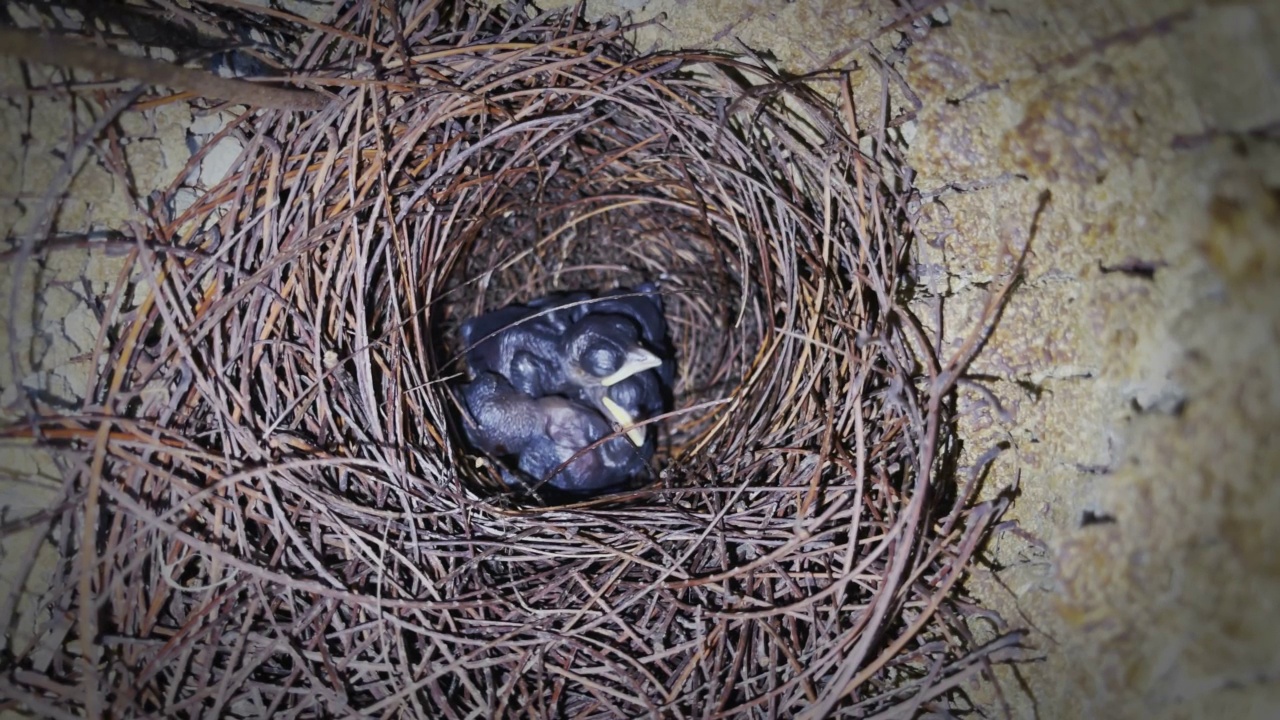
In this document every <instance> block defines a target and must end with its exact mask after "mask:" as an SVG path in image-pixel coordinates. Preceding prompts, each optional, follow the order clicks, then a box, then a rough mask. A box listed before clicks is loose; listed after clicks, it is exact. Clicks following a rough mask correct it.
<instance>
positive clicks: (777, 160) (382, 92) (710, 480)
mask: <svg viewBox="0 0 1280 720" xmlns="http://www.w3.org/2000/svg"><path fill="white" fill-rule="evenodd" d="M196 7H197V8H203V9H204V11H206V12H213V10H212V9H210V8H213V7H215V6H209V7H205V6H204V5H201V4H197V5H196ZM239 12H245V13H248V12H250V11H248V10H241V11H239ZM272 12H274V11H272ZM279 18H280V15H279V14H278V13H276V14H273V15H271V19H272V20H273V22H280V20H279ZM290 27H292V28H293V29H294V30H295V31H297V32H298V33H299V36H300V37H302V40H301V43H300V45H299V48H300V49H299V51H298V53H297V59H296V64H295V67H297V68H299V69H300V71H299V72H300V74H302V75H304V76H305V77H306V78H307V81H308V83H309V84H310V85H311V86H312V87H314V88H323V89H324V90H325V92H328V93H331V94H332V95H333V96H334V98H333V100H332V101H331V102H330V103H329V104H328V105H327V106H326V107H325V108H323V109H321V110H319V111H316V112H311V113H289V112H283V111H268V112H246V113H244V114H242V115H240V116H239V117H238V118H237V119H236V120H234V121H233V122H232V123H231V124H230V126H229V127H228V128H227V130H225V131H224V133H222V134H221V135H220V136H219V138H221V137H224V136H236V137H239V138H240V139H241V142H242V144H243V147H244V151H243V152H242V153H241V154H240V156H239V158H238V159H237V160H236V162H235V164H234V165H233V167H232V168H231V170H230V172H229V173H228V175H227V176H226V178H225V179H224V180H222V181H221V182H220V183H219V184H217V185H216V186H214V187H209V188H206V189H204V190H203V191H202V192H201V193H200V194H199V197H198V198H197V199H196V200H195V202H194V203H193V204H190V206H189V207H187V208H186V209H183V210H177V209H176V208H178V207H180V205H178V204H177V202H178V200H179V196H180V193H181V190H180V189H179V188H177V187H176V186H175V188H174V189H173V190H172V191H171V192H168V193H167V194H165V195H164V196H163V197H156V198H152V199H151V201H149V202H147V203H146V204H145V205H144V207H146V208H149V212H150V215H149V216H148V217H146V218H143V219H141V220H139V222H138V223H136V224H135V225H134V226H132V227H130V228H127V229H125V232H126V234H128V235H129V236H131V237H132V238H134V239H135V240H136V244H135V245H134V246H133V247H134V251H133V255H132V256H131V257H132V258H133V259H134V261H135V263H136V265H135V269H136V270H137V276H136V286H137V288H138V292H136V293H133V294H130V293H127V292H119V293H117V294H116V295H115V296H113V303H114V304H113V305H112V306H111V307H110V308H109V309H108V321H109V326H110V328H111V329H110V331H109V332H108V333H107V334H106V335H105V336H104V337H105V341H104V342H103V344H102V348H101V353H100V358H101V363H100V364H99V366H98V367H99V368H100V372H101V375H100V376H99V377H98V378H97V380H96V384H95V385H94V388H93V392H94V395H93V397H92V398H90V400H89V402H92V403H98V405H95V407H99V408H101V411H100V412H96V413H86V414H85V415H84V416H80V417H76V418H71V419H67V418H58V419H45V420H42V421H39V422H37V423H36V424H35V425H34V426H32V425H28V426H26V427H35V428H36V429H35V431H34V434H36V435H38V436H39V437H40V438H42V440H43V441H44V442H46V443H49V444H51V445H57V446H58V447H59V449H60V452H62V453H64V454H65V456H66V457H68V458H75V459H76V462H70V463H68V464H67V467H68V468H70V469H69V470H68V480H69V483H68V486H67V487H68V488H69V491H68V492H69V495H68V498H69V502H68V504H67V506H66V507H63V508H61V509H59V512H58V514H57V515H56V521H55V522H54V524H53V526H52V530H51V532H52V535H53V537H56V538H58V543H59V547H61V548H62V551H63V553H64V558H65V562H64V563H63V566H62V572H61V573H60V574H59V576H58V577H57V578H56V579H55V581H54V585H53V589H52V590H51V591H50V592H51V597H53V598H55V600H54V601H53V603H52V607H53V608H54V612H53V618H52V619H50V620H49V621H48V622H47V623H46V624H45V625H43V626H41V627H40V628H39V629H38V631H37V633H36V636H35V639H34V640H32V641H31V643H30V645H29V646H28V647H25V648H23V647H16V648H11V651H10V653H9V660H6V661H5V662H6V664H7V665H8V666H9V668H10V669H11V671H13V672H11V674H10V676H9V677H10V679H9V680H7V681H6V682H5V686H6V689H7V691H6V692H5V693H4V694H6V695H8V696H9V697H11V698H15V699H17V700H18V701H19V702H21V703H23V704H25V705H26V706H27V707H29V708H31V709H34V710H36V711H39V712H49V713H51V714H53V713H70V712H73V711H76V712H79V711H82V710H83V709H86V708H87V709H89V710H90V711H107V712H109V713H110V714H111V715H113V716H129V715H137V714H144V715H174V714H178V715H188V714H196V713H199V714H206V715H224V714H225V715H232V716H241V717H256V716H266V715H268V714H275V713H290V714H293V715H297V716H307V717H316V716H335V715H343V716H351V715H362V716H364V715H370V716H372V715H380V716H424V717H443V716H448V717H464V716H475V715H483V716H513V717H514V716H522V717H549V716H566V717H634V716H639V715H648V716H655V717H656V716H663V717H667V716H670V717H685V716H705V715H710V714H715V715H717V716H761V717H765V716H768V717H777V716H791V715H794V714H797V713H801V712H802V711H803V712H808V713H810V714H812V715H813V716H820V715H823V714H826V713H828V712H830V711H833V710H841V711H844V712H848V713H850V714H853V715H858V716H862V715H866V716H871V715H876V714H877V713H890V714H892V713H901V714H906V715H910V714H912V713H914V712H916V711H919V710H927V709H929V708H931V707H957V706H963V704H964V701H963V699H962V695H961V694H960V693H962V688H963V683H964V682H966V681H967V680H968V679H970V678H973V677H974V676H975V674H976V673H980V672H983V671H984V668H989V667H990V664H991V663H992V662H997V661H1002V660H1007V659H1009V658H1011V657H1012V656H1013V653H1014V651H1015V650H1016V648H1015V645H1016V644H1017V642H1018V639H1019V635H1018V634H1017V633H1008V632H1005V631H1004V629H1003V628H1002V626H1001V628H1000V630H999V631H998V632H996V633H995V634H994V635H992V634H991V633H988V637H987V638H986V640H987V641H986V642H985V644H983V643H980V642H979V641H978V640H977V639H975V638H974V636H973V628H972V627H971V625H970V622H969V620H970V618H971V617H972V616H973V615H974V614H975V613H979V611H978V610H976V609H975V608H973V607H972V606H971V605H970V604H969V603H967V602H965V600H964V598H963V596H962V594H961V593H960V592H959V588H958V586H957V584H956V583H957V580H959V579H960V578H961V577H962V576H963V574H964V572H965V568H966V566H967V564H968V563H969V562H970V561H971V560H972V559H973V557H974V555H975V552H976V551H977V548H978V546H979V543H980V542H981V541H982V539H983V538H984V537H985V535H986V534H987V533H988V532H989V530H990V528H991V527H992V524H993V522H994V521H995V519H996V518H997V517H998V516H999V514H1000V511H1001V510H1002V509H1003V507H1004V505H1003V501H997V502H993V503H988V504H981V505H974V504H973V503H972V502H971V495H972V491H973V486H974V483H972V482H969V483H963V485H964V487H957V483H956V482H955V472H954V467H953V466H954V460H955V451H956V446H957V444H956V442H955V440H954V438H953V435H952V429H951V423H950V418H949V398H950V397H951V392H952V387H953V385H954V383H955V380H956V378H957V376H958V375H959V373H960V372H961V371H962V370H963V366H964V365H965V364H966V363H967V362H968V360H970V359H971V358H972V355H973V353H974V352H976V349H977V347H978V345H979V344H980V343H979V342H978V340H979V339H980V338H978V337H976V336H975V338H971V341H970V342H969V343H967V344H966V345H965V346H964V348H963V350H962V351H961V353H960V354H959V355H958V356H957V357H955V358H952V359H950V360H947V359H940V358H937V357H936V356H935V355H934V353H933V351H931V350H930V348H933V347H935V341H934V339H933V338H931V336H930V335H929V334H928V333H926V332H925V331H924V330H923V329H922V328H921V325H920V323H918V322H916V321H914V320H913V319H912V318H911V315H910V313H909V312H907V311H906V309H905V307H904V303H905V302H906V299H907V297H908V287H907V286H908V284H909V283H907V278H905V277H904V276H903V268H904V267H905V266H906V262H905V261H906V259H907V253H908V250H909V245H910V239H911V229H912V225H913V219H914V217H915V213H916V212H917V211H918V208H919V204H920V201H919V198H918V197H917V196H916V194H915V193H914V192H913V190H912V185H911V182H910V180H911V177H910V173H909V172H908V171H907V170H906V169H905V165H904V164H903V162H902V158H901V157H899V156H898V155H897V151H896V150H895V148H894V145H893V144H892V143H891V142H888V141H887V140H886V138H885V136H884V133H883V132H879V133H871V134H866V133H862V134H861V137H860V134H859V133H858V131H857V130H856V128H855V127H854V125H853V113H852V106H851V102H850V101H849V100H848V98H849V95H848V93H845V95H844V96H845V98H846V100H845V102H844V103H843V104H836V105H833V104H831V103H830V102H828V101H827V100H825V99H824V98H823V97H822V96H821V95H819V94H818V93H816V92H815V91H814V90H813V89H812V88H811V87H810V86H808V85H806V84H804V83H800V82H796V81H794V80H789V79H786V78H783V77H781V76H779V75H778V74H777V73H775V72H774V71H772V70H770V69H769V68H768V67H767V64H766V63H764V62H762V61H760V60H759V59H757V58H754V57H753V56H744V57H729V56H724V55H716V54H707V53H687V52H686V53H674V54H660V55H648V56H642V55H640V54H638V53H637V52H636V50H635V49H634V47H633V46H632V45H631V44H630V43H629V41H628V33H630V32H631V31H632V30H633V28H629V27H626V26H623V25H621V24H620V23H617V22H605V23H603V24H589V23H587V22H585V21H584V20H583V19H582V18H581V17H580V16H579V15H577V14H575V13H573V12H568V13H551V14H539V15H534V14H531V12H530V11H528V10H519V9H516V10H511V9H508V10H506V11H501V12H497V11H495V12H492V13H490V12H488V11H485V10H482V9H479V8H476V7H471V6H457V7H452V8H448V9H446V8H445V7H443V6H442V5H441V4H440V3H437V2H427V1H425V0H423V1H421V2H405V3H399V4H391V5H386V4H381V3H374V2H355V3H350V4H349V5H348V6H347V7H346V9H344V10H343V11H342V14H341V15H340V16H337V17H336V18H335V19H333V20H332V21H331V22H329V23H327V24H306V25H303V24H297V25H291V26H290ZM831 87H838V84H833V85H831ZM859 139H861V140H862V142H861V143H859ZM860 147H861V148H864V149H859V148H860ZM202 152H203V151H202ZM199 157H200V154H197V160H198V159H199ZM645 281H654V282H656V283H657V284H658V286H659V288H660V290H661V293H662V295H663V299H664V302H665V306H666V313H667V320H668V323H669V327H670V334H671V340H672V343H673V345H674V347H675V348H676V353H677V358H678V372H677V376H676V382H675V387H674V397H675V407H674V409H673V410H672V411H671V412H670V413H668V414H667V415H666V416H664V417H662V418H659V419H658V421H657V423H658V425H659V426H660V428H661V437H660V443H659V447H660V450H659V452H658V454H657V456H656V457H655V459H654V460H653V470H654V473H653V475H652V481H651V482H650V483H649V484H648V485H647V486H646V487H644V488H642V489H639V490H635V491H632V492H628V493H625V494H620V495H612V496H607V497H604V498H598V499H594V500H591V501H588V502H583V503H579V504H576V505H571V506H549V505H547V504H546V503H545V501H544V500H540V499H539V498H538V497H537V496H519V495H515V494H512V493H510V492H509V491H508V490H507V489H506V488H504V487H503V486H502V485H501V483H500V482H498V481H497V480H496V475H495V473H494V472H493V468H491V467H489V466H488V464H487V463H486V462H485V461H484V460H483V458H480V457H477V456H476V455H475V454H474V453H472V452H471V451H469V450H468V448H467V446H466V444H465V443H464V442H463V441H462V439H463V437H464V436H463V434H462V432H461V425H460V422H461V419H460V415H459V408H458V402H457V400H456V398H455V397H454V395H453V392H452V390H451V387H452V383H453V382H454V381H455V380H456V379H457V378H458V377H459V376H461V374H462V372H463V367H462V365H461V360H460V358H461V355H462V350H463V349H462V348H461V347H459V345H458V343H457V340H456V328H457V326H458V324H459V323H460V322H461V321H462V320H465V319H466V318H468V317H472V316H475V315H477V314H479V313H481V312H484V311H487V310H491V309H493V308H496V307H500V306H503V305H506V304H508V303H511V302H519V301H524V300H528V299H530V298H534V297H538V296H541V295H544V294H546V293H548V292H553V291H558V290H576V289H581V288H592V289H606V288H612V287H615V286H628V287H630V286H634V285H636V284H638V283H641V282H645ZM991 315H993V313H991ZM12 432H13V431H12V429H11V433H10V434H12ZM979 614H980V613H979ZM997 624H998V623H997ZM992 638H994V639H992ZM38 656H42V657H43V659H37V657H38Z"/></svg>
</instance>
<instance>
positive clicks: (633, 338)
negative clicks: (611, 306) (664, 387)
mask: <svg viewBox="0 0 1280 720" xmlns="http://www.w3.org/2000/svg"><path fill="white" fill-rule="evenodd" d="M564 360H565V364H566V371H567V374H568V376H569V378H570V379H571V380H573V381H575V382H577V383H578V384H581V385H584V386H587V385H601V386H604V387H610V386H612V385H615V384H617V383H619V382H621V381H623V380H626V379H627V378H629V377H631V376H632V375H635V374H637V373H641V372H644V371H645V370H649V369H651V368H656V367H658V366H659V365H661V364H662V358H660V357H658V356H657V355H655V354H654V353H652V352H651V351H649V350H647V349H645V347H644V346H643V345H641V344H640V331H639V328H637V327H636V324H635V323H634V322H632V321H631V320H630V319H628V318H626V317H623V316H620V315H598V314H591V315H587V316H586V317H584V318H583V319H582V320H580V321H578V322H577V323H575V324H574V326H573V327H572V328H570V330H569V332H568V333H566V335H565V348H564Z"/></svg>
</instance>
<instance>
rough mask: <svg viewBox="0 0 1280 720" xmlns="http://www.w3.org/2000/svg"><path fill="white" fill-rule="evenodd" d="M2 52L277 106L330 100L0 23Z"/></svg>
mask: <svg viewBox="0 0 1280 720" xmlns="http://www.w3.org/2000/svg"><path fill="white" fill-rule="evenodd" d="M0 53H3V54H5V55H12V56H14V57H17V58H19V59H21V60H26V61H28V62H37V63H43V64H46V65H58V66H62V67H77V68H81V69H84V70H89V71H91V72H95V73H98V74H103V75H115V76H121V77H128V78H131V79H134V80H141V81H142V82H144V83H147V84H149V85H164V86H165V87H171V88H175V89H179V90H186V91H189V92H193V93H196V94H197V95H201V96H203V97H207V98H211V99H215V100H228V101H231V102H237V103H242V104H245V105H251V106H254V107H261V108H270V109H273V110H319V109H321V108H323V107H325V106H326V105H328V104H329V99H328V98H327V97H325V96H324V95H321V94H320V93H317V92H314V91H311V90H292V89H288V88H277V87H267V86H265V85H258V84H256V83H251V82H246V81H244V80H230V79H227V78H221V77H218V76H217V75H214V74H213V73H208V72H205V71H203V70H193V69H191V68H184V67H180V66H178V65H174V64H172V63H167V62H164V61H163V60H153V59H151V58H137V57H130V56H128V55H123V54H121V53H119V52H116V51H115V50H108V49H106V48H98V47H90V46H88V45H82V44H80V43H78V42H75V41H73V40H71V39H69V38H52V37H45V36H41V35H37V34H35V33H31V32H26V31H23V30H10V29H0Z"/></svg>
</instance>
